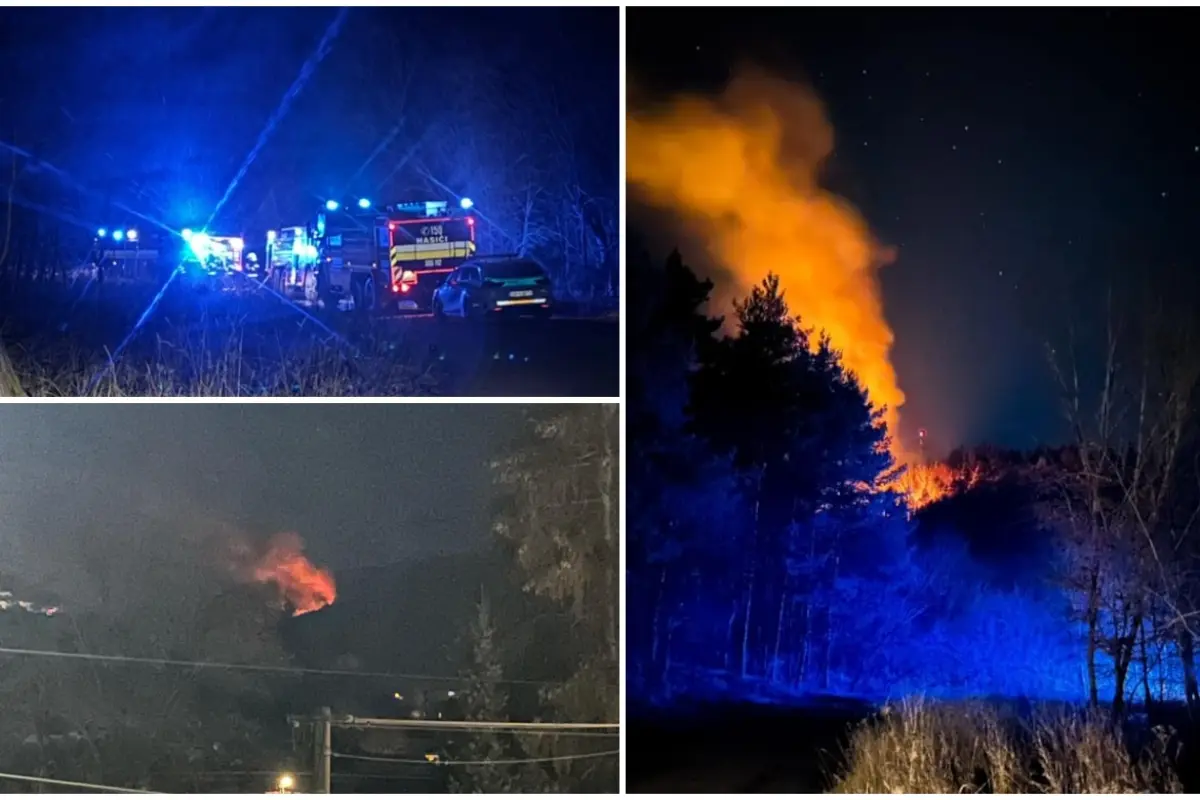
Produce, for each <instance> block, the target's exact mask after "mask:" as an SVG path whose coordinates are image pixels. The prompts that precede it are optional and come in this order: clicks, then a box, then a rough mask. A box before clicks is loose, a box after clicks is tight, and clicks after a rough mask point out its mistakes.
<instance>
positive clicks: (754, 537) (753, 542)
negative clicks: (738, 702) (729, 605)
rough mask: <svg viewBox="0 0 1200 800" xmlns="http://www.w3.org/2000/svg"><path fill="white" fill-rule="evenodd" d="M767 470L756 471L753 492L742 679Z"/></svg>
mask: <svg viewBox="0 0 1200 800" xmlns="http://www.w3.org/2000/svg"><path fill="white" fill-rule="evenodd" d="M766 472H767V468H766V466H765V465H764V466H763V468H762V469H760V470H759V471H758V480H757V486H756V487H755V490H754V524H753V526H752V527H751V529H750V561H749V566H748V569H747V573H746V603H745V606H746V616H745V618H744V619H743V620H742V677H743V678H745V677H748V676H749V674H750V619H751V617H753V616H754V589H755V582H756V580H757V578H758V517H759V511H760V510H761V507H762V486H763V477H764V476H765V475H766Z"/></svg>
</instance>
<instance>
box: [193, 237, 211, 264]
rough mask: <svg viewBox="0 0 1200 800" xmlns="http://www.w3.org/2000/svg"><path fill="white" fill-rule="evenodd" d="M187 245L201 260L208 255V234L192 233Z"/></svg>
mask: <svg viewBox="0 0 1200 800" xmlns="http://www.w3.org/2000/svg"><path fill="white" fill-rule="evenodd" d="M188 245H189V246H190V247H191V248H192V252H193V253H195V254H196V256H197V257H198V258H200V260H202V261H203V260H204V259H205V258H206V257H207V256H208V252H209V249H208V234H206V233H203V232H202V233H194V234H192V236H191V239H190V241H189V242H188Z"/></svg>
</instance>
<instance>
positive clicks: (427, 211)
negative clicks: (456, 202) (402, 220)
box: [387, 200, 450, 218]
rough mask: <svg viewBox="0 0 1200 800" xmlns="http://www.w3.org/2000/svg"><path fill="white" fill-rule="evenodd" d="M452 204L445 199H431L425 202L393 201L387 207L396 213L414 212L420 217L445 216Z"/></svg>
mask: <svg viewBox="0 0 1200 800" xmlns="http://www.w3.org/2000/svg"><path fill="white" fill-rule="evenodd" d="M449 207H450V204H449V203H447V202H446V201H445V200H429V201H426V202H424V203H393V204H392V205H390V206H388V207H387V210H388V211H389V212H392V213H394V214H413V215H415V216H418V217H422V216H423V217H430V218H433V217H444V216H446V215H447V213H448V211H447V209H448V208H449Z"/></svg>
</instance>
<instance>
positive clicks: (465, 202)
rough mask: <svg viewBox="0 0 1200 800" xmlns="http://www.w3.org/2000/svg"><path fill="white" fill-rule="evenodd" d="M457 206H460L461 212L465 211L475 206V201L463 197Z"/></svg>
mask: <svg viewBox="0 0 1200 800" xmlns="http://www.w3.org/2000/svg"><path fill="white" fill-rule="evenodd" d="M458 204H459V205H460V206H462V207H463V210H464V211H465V210H467V209H469V208H471V207H472V206H474V205H475V201H474V200H472V199H471V198H469V197H464V198H463V199H462V200H459V201H458Z"/></svg>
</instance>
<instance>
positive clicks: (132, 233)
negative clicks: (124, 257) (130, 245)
mask: <svg viewBox="0 0 1200 800" xmlns="http://www.w3.org/2000/svg"><path fill="white" fill-rule="evenodd" d="M137 237H138V232H137V231H136V230H134V229H133V228H130V229H129V230H127V231H125V238H126V239H128V240H129V241H131V242H136V241H137Z"/></svg>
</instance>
